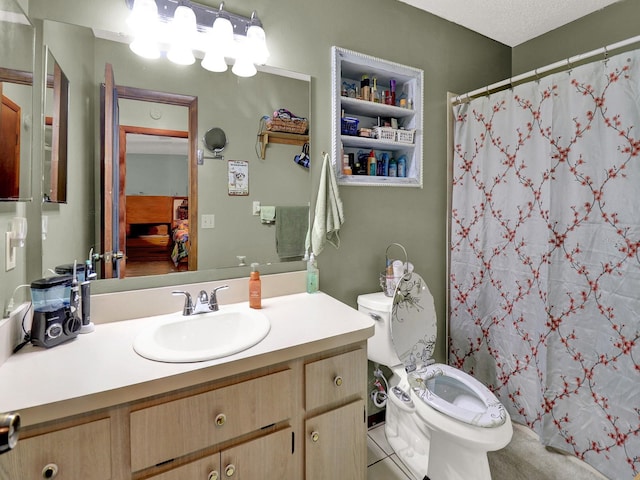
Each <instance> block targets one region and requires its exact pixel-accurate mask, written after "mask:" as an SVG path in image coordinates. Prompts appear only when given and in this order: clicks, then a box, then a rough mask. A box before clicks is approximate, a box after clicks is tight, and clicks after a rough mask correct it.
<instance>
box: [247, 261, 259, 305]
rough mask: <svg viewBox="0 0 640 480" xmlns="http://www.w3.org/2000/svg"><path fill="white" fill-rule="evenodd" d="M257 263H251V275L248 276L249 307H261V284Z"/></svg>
mask: <svg viewBox="0 0 640 480" xmlns="http://www.w3.org/2000/svg"><path fill="white" fill-rule="evenodd" d="M258 265H259V264H258V263H252V264H251V276H250V277H249V306H250V307H251V308H262V286H261V284H260V272H259V271H258Z"/></svg>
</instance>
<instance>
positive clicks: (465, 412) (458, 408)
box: [407, 364, 507, 428]
mask: <svg viewBox="0 0 640 480" xmlns="http://www.w3.org/2000/svg"><path fill="white" fill-rule="evenodd" d="M438 377H446V378H447V379H448V380H450V381H452V382H453V383H456V384H457V385H455V387H457V388H458V389H460V390H465V391H467V392H468V393H469V394H471V395H473V398H469V397H468V396H465V395H463V396H461V397H458V398H457V399H456V401H454V402H449V401H447V400H445V399H443V398H441V397H440V396H438V395H437V394H436V393H435V392H434V391H432V390H431V389H430V387H429V383H430V382H429V381H430V380H437V379H438ZM407 380H408V381H409V385H410V386H411V389H412V390H413V392H414V393H415V394H416V396H417V397H418V398H419V399H420V400H421V401H423V402H424V403H426V404H427V405H428V406H430V407H432V408H435V409H436V410H438V411H439V412H441V413H444V414H445V415H448V416H450V417H452V418H455V419H456V420H460V421H461V422H464V423H467V424H469V425H475V426H478V427H484V428H494V427H499V426H500V425H502V424H504V423H505V422H506V420H507V412H506V410H505V408H504V406H503V405H502V403H501V402H500V400H498V398H497V397H496V396H495V395H494V394H493V392H491V390H489V389H488V388H487V387H486V386H485V385H483V384H482V383H480V382H479V381H478V380H476V379H475V378H473V377H472V376H471V375H468V374H466V373H464V372H463V371H461V370H458V369H456V368H453V367H450V366H449V365H444V364H433V365H429V366H427V367H423V368H421V369H419V370H416V371H415V372H411V373H409V374H408V376H407ZM434 390H435V389H434ZM474 400H475V401H476V402H479V403H480V402H481V407H480V408H478V407H479V405H478V404H477V403H475V402H474ZM462 403H472V404H473V405H472V406H473V408H465V407H464V406H462Z"/></svg>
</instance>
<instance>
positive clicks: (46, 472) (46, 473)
mask: <svg viewBox="0 0 640 480" xmlns="http://www.w3.org/2000/svg"><path fill="white" fill-rule="evenodd" d="M57 475H58V465H56V464H55V463H50V464H48V465H45V467H44V468H43V469H42V478H56V476H57Z"/></svg>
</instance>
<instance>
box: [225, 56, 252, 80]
mask: <svg viewBox="0 0 640 480" xmlns="http://www.w3.org/2000/svg"><path fill="white" fill-rule="evenodd" d="M231 71H232V72H233V73H234V74H236V75H237V76H239V77H253V76H254V75H255V74H256V73H258V70H256V66H255V65H254V64H253V62H252V61H251V58H250V57H249V56H248V55H240V56H239V57H238V58H237V59H236V63H234V64H233V68H232V69H231Z"/></svg>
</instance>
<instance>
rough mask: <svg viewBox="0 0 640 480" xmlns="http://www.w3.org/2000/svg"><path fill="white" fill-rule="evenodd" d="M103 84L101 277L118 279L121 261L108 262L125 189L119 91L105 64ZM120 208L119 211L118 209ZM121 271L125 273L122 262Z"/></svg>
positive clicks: (117, 233) (115, 244)
mask: <svg viewBox="0 0 640 480" xmlns="http://www.w3.org/2000/svg"><path fill="white" fill-rule="evenodd" d="M104 76H105V79H104V85H103V86H102V89H101V96H102V101H101V110H102V112H101V113H102V115H101V137H102V142H101V155H100V157H101V177H102V222H101V235H100V236H101V241H102V254H103V256H105V254H106V258H104V257H103V262H102V278H119V277H120V276H121V275H120V262H118V261H116V262H113V261H111V258H112V257H111V255H113V254H114V253H117V252H120V251H121V248H120V244H121V240H122V239H121V237H122V236H123V235H124V234H125V232H120V228H119V225H120V223H119V222H120V217H121V216H122V217H123V218H124V201H122V197H123V196H124V189H121V188H120V172H119V164H120V162H119V147H118V144H119V141H120V139H119V125H118V123H119V114H118V92H117V89H116V82H115V76H114V73H113V67H112V66H111V64H109V63H107V64H106V65H105V73H104ZM121 210H122V211H121ZM121 261H122V262H123V265H122V267H123V268H122V270H123V272H124V268H125V265H124V261H125V259H124V258H123V259H122V260H121Z"/></svg>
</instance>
